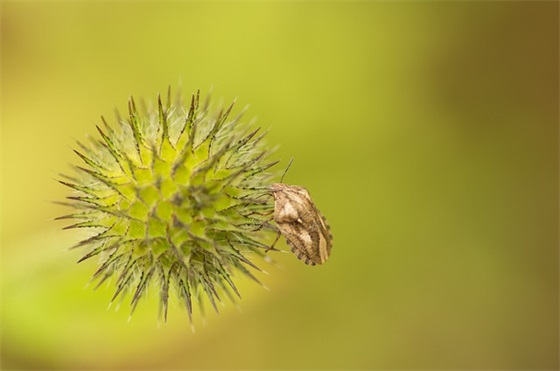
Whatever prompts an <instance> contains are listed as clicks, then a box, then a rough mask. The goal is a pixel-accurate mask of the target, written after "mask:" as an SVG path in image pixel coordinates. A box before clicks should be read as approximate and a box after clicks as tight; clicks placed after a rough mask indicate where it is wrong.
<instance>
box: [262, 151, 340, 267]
mask: <svg viewBox="0 0 560 371" xmlns="http://www.w3.org/2000/svg"><path fill="white" fill-rule="evenodd" d="M290 165H291V161H290V164H289V165H288V168H289V167H290ZM287 170H288V169H286V171H287ZM284 174H285V173H284ZM283 177H284V176H282V178H283ZM269 191H270V192H271V193H272V195H273V196H274V221H275V222H276V225H277V226H278V236H277V237H276V240H275V241H274V243H273V244H272V246H271V247H270V248H273V247H274V245H275V244H276V242H277V241H278V239H279V238H280V235H282V236H284V238H285V239H286V242H287V243H288V245H289V246H290V248H291V250H292V252H293V253H294V254H295V255H296V256H297V257H298V259H300V260H302V261H303V262H304V263H305V264H309V265H316V264H323V263H324V262H325V261H326V260H327V259H328V257H329V255H330V253H331V248H332V234H331V232H330V227H329V225H328V224H327V220H326V219H325V217H324V216H323V215H322V214H321V213H320V212H319V210H317V207H316V206H315V204H314V203H313V200H312V199H311V196H310V195H309V192H308V191H307V189H305V188H304V187H300V186H293V185H288V184H284V183H275V184H273V185H271V186H270V188H269Z"/></svg>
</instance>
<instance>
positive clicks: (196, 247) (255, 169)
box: [61, 93, 276, 318]
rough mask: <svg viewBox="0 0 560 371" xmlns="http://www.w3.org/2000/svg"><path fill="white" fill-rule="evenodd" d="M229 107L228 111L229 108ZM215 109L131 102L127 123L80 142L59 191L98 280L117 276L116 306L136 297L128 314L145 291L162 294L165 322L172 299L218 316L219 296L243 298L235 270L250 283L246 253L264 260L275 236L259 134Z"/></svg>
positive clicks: (197, 98)
mask: <svg viewBox="0 0 560 371" xmlns="http://www.w3.org/2000/svg"><path fill="white" fill-rule="evenodd" d="M232 106H233V104H232ZM232 106H230V107H229V108H227V109H222V110H220V109H216V110H214V109H212V106H211V104H210V103H209V99H206V101H205V102H204V103H201V102H200V94H199V93H197V94H195V95H193V97H192V99H191V102H190V105H184V104H183V103H182V100H181V97H178V98H177V100H176V102H173V103H172V102H171V101H170V98H169V93H168V98H167V102H166V104H163V103H162V101H161V99H160V98H158V102H157V108H155V107H154V108H150V107H147V108H143V109H141V110H138V109H137V107H136V104H135V102H134V100H133V99H132V98H131V99H130V100H129V104H128V111H129V112H128V113H129V114H128V118H127V119H126V120H125V119H121V118H119V119H118V123H117V125H114V126H111V125H108V124H107V122H106V121H105V119H103V118H102V122H103V127H97V129H98V131H99V134H100V139H99V140H92V142H91V143H90V144H88V145H84V144H82V143H78V146H79V147H80V149H79V150H76V151H75V152H76V154H77V155H78V156H79V157H80V158H81V159H82V160H83V162H84V163H85V165H83V166H76V171H75V175H74V176H72V177H70V176H64V178H65V180H64V181H61V183H62V184H64V185H66V186H68V187H70V188H72V189H73V191H74V193H75V194H74V195H72V196H70V197H68V198H69V199H70V200H71V201H70V203H68V205H69V206H71V207H72V208H73V209H74V212H73V213H72V214H70V215H67V216H64V217H62V218H71V219H74V220H75V221H76V223H75V224H73V225H71V226H69V227H67V228H86V229H88V230H90V231H91V232H92V233H91V237H89V238H87V239H85V240H83V241H81V242H80V243H79V244H78V245H77V246H79V247H87V248H88V252H87V254H86V255H85V256H83V257H82V258H81V259H80V261H83V260H86V259H88V258H91V257H94V256H98V257H100V267H99V269H98V270H97V271H96V272H95V274H94V278H95V279H97V280H98V282H99V284H100V283H102V282H104V281H105V280H107V279H108V278H111V277H114V278H115V279H116V292H115V295H114V297H113V300H114V299H115V298H116V297H118V296H119V295H121V296H122V295H124V294H125V293H127V292H130V293H131V294H132V302H131V307H132V311H133V310H134V308H135V307H136V305H137V303H138V300H139V299H140V298H141V297H142V296H143V294H145V292H146V290H147V288H148V287H149V286H151V285H155V286H157V287H159V291H160V298H161V301H160V302H161V312H162V314H163V315H164V318H166V317H167V304H168V298H169V296H170V295H176V296H177V297H178V298H179V299H181V300H182V301H184V303H185V305H186V308H187V310H188V313H189V317H191V316H192V302H193V299H195V300H196V301H198V302H199V303H202V300H200V299H201V295H202V294H205V295H206V296H207V297H208V298H209V300H210V302H211V303H212V305H213V306H214V308H215V309H216V301H219V300H220V296H221V294H226V295H227V296H229V297H230V298H232V297H233V295H232V292H233V293H235V294H236V295H239V293H238V291H237V289H236V287H235V284H234V283H233V281H232V279H231V276H232V273H234V271H240V272H242V273H243V274H246V275H248V276H249V277H251V278H253V279H255V280H256V278H255V277H254V276H253V275H252V274H251V272H250V271H249V269H258V268H257V267H256V266H255V265H254V264H253V263H252V262H251V261H250V260H249V256H250V255H251V254H253V255H254V254H257V255H263V254H264V251H265V250H266V249H267V248H268V245H266V244H265V241H266V240H268V238H269V237H270V235H269V234H270V233H271V232H272V231H273V228H272V227H271V226H270V224H269V223H268V221H269V220H270V215H271V213H272V210H273V205H272V203H271V202H270V197H269V196H268V193H267V187H268V185H269V184H270V183H271V180H272V179H271V175H270V174H269V173H267V169H269V168H270V167H271V166H273V165H274V164H275V163H276V162H267V160H266V157H267V156H268V152H267V150H266V149H265V148H264V145H263V144H262V141H261V139H262V137H263V136H264V134H261V135H258V134H257V132H258V129H257V130H254V131H249V130H248V129H247V127H246V126H245V125H243V124H242V123H241V122H240V116H238V117H236V118H233V119H232V118H230V115H229V114H230V112H231V109H232Z"/></svg>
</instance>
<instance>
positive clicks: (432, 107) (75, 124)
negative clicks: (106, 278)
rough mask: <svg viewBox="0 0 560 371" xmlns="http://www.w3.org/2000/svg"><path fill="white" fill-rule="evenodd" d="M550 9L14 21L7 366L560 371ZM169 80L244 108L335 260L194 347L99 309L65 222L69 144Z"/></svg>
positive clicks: (349, 5)
mask: <svg viewBox="0 0 560 371" xmlns="http://www.w3.org/2000/svg"><path fill="white" fill-rule="evenodd" d="M558 7H559V5H558V3H557V2H552V1H551V2H472V3H469V2H441V1H431V2H371V3H368V2H335V3H321V2H308V3H295V2H276V3H260V2H246V3H228V2H209V3H196V2H194V3H193V2H189V3H177V2H170V3H155V2H154V3H151V2H120V3H106V2H102V3H69V2H61V3H48V4H41V3H31V2H27V3H16V2H4V3H2V4H1V12H2V16H1V33H2V39H1V40H2V45H1V47H2V290H1V291H2V332H1V336H2V355H1V356H2V367H3V368H4V369H191V368H193V369H207V368H213V369H218V368H219V369H223V368H225V369H238V368H262V369H271V368H275V369H295V368H309V369H310V368H313V369H357V368H360V369H374V368H384V369H386V368H399V369H420V368H421V369H441V368H445V369H459V368H463V369H464V368H467V369H481V368H486V369H513V368H518V369H557V368H558V349H559V343H558V318H559V317H558V112H559V111H558V98H559V97H558V43H559V40H558V14H559V9H558ZM168 85H171V86H172V88H173V89H177V87H178V86H181V88H182V90H183V91H184V92H185V93H187V94H190V93H191V92H193V91H194V90H196V89H198V88H201V89H202V91H203V93H204V92H207V91H208V90H209V89H210V88H211V87H213V95H214V97H216V98H223V100H224V102H228V101H231V100H232V99H234V98H235V97H237V98H238V101H237V102H238V106H237V107H238V109H240V108H242V107H243V106H245V105H247V104H249V103H250V105H251V106H250V109H249V111H248V113H247V115H246V118H247V120H249V119H251V118H252V117H257V119H258V121H257V123H258V125H260V126H263V127H264V128H270V132H269V134H268V136H267V140H268V143H269V144H270V145H271V146H275V145H280V148H279V150H278V151H277V152H276V155H275V157H276V158H278V159H282V160H283V161H284V162H283V163H284V164H285V163H286V161H287V160H288V159H289V158H290V157H294V159H295V161H294V164H293V166H292V168H291V170H290V172H289V174H288V175H287V178H286V179H285V180H286V181H287V182H288V183H291V184H300V185H304V186H306V187H307V188H308V189H309V190H310V192H311V194H312V195H313V196H314V199H315V201H316V203H317V204H318V205H319V207H320V209H321V210H322V211H323V213H324V214H325V215H326V216H327V218H328V220H329V222H330V224H331V226H332V230H333V234H334V241H335V243H334V248H333V253H332V256H331V259H330V260H329V261H328V262H327V264H325V265H324V266H320V267H308V266H305V265H304V264H302V263H301V262H299V261H298V260H297V259H296V258H295V257H294V256H293V255H291V254H280V253H277V254H275V255H274V257H275V259H277V261H278V265H277V266H275V265H266V263H264V262H261V264H260V265H261V266H263V265H264V267H265V269H266V270H267V271H268V273H269V275H264V274H263V275H259V278H260V279H261V280H262V281H263V282H264V283H265V284H266V285H267V286H268V287H269V288H270V291H266V290H263V289H262V288H261V287H260V286H258V285H256V284H254V283H252V282H248V281H246V280H244V279H243V278H242V277H238V280H237V282H238V283H239V284H240V286H241V292H242V295H243V300H242V301H241V302H240V303H239V306H240V307H241V309H242V312H240V311H239V310H237V308H236V307H235V306H234V305H232V304H230V303H226V304H225V305H224V307H223V308H222V309H221V312H220V315H215V314H214V313H211V312H209V313H208V315H207V319H206V325H203V323H202V320H201V319H200V318H199V317H197V319H196V321H195V326H196V329H197V331H196V334H193V333H191V330H190V325H189V323H188V318H187V315H186V312H185V311H184V310H183V308H182V307H180V305H179V304H177V303H172V308H171V312H170V319H169V321H168V322H167V323H166V324H165V323H162V322H161V321H160V320H158V313H157V303H156V302H157V300H156V299H155V298H153V297H152V298H149V299H147V300H144V301H143V302H141V305H140V306H139V308H138V309H137V312H136V313H135V315H134V316H133V317H132V319H131V320H130V321H128V315H129V309H128V303H127V302H124V303H123V305H122V306H121V308H120V309H118V308H117V309H118V310H115V307H111V309H110V310H107V309H106V308H107V303H108V301H109V298H110V297H111V295H112V293H113V288H112V287H110V286H109V287H102V288H100V289H99V290H97V291H93V288H92V287H88V286H87V283H88V281H89V277H90V275H91V274H92V273H93V271H94V270H95V264H96V262H95V261H92V262H87V263H82V264H80V265H77V264H75V262H76V260H77V259H78V258H79V257H80V256H81V255H82V254H83V251H75V250H73V251H68V250H67V249H68V247H70V246H71V245H72V244H73V243H75V242H76V241H78V240H79V239H80V238H81V237H83V235H80V234H79V233H75V232H70V231H61V228H62V227H63V226H64V225H65V224H64V223H61V222H54V221H52V219H53V218H54V217H56V216H58V215H61V214H64V213H66V212H67V210H65V209H64V208H62V207H60V206H57V205H54V204H52V203H50V201H52V200H62V199H63V198H64V197H65V196H66V195H68V191H67V190H66V189H65V188H64V187H62V186H61V185H59V184H57V183H56V182H55V181H54V180H53V179H55V178H56V177H57V174H58V173H59V172H65V171H67V170H68V169H69V166H68V164H69V163H71V162H73V163H75V162H77V160H78V159H77V158H76V156H74V155H73V153H72V151H71V148H72V146H73V145H74V142H75V140H76V139H84V138H85V137H86V136H87V135H96V134H95V128H94V124H96V123H99V121H100V120H99V115H101V114H104V115H106V116H109V117H111V116H112V112H113V108H114V107H119V108H120V109H123V108H124V107H125V104H126V100H127V98H128V96H129V95H131V94H132V95H135V96H137V97H138V96H144V97H146V98H147V99H155V97H156V94H157V93H158V92H164V91H165V90H166V89H167V86H168ZM279 246H281V247H283V248H286V245H285V244H284V243H282V245H279Z"/></svg>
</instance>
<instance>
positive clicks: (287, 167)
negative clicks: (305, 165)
mask: <svg viewBox="0 0 560 371" xmlns="http://www.w3.org/2000/svg"><path fill="white" fill-rule="evenodd" d="M292 162H294V158H293V157H292V158H291V159H290V162H288V166H286V170H284V173H283V174H282V177H281V178H280V183H282V181H283V180H284V176H285V175H286V173H287V172H288V170H290V166H292Z"/></svg>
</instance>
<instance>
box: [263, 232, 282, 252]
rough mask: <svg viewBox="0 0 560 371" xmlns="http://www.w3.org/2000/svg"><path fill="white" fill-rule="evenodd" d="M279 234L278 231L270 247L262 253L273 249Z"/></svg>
mask: <svg viewBox="0 0 560 371" xmlns="http://www.w3.org/2000/svg"><path fill="white" fill-rule="evenodd" d="M280 236H281V233H280V231H278V234H277V235H276V239H275V240H274V242H273V243H272V245H270V247H269V248H268V249H266V250H264V252H265V253H266V252H269V251H270V250H272V249H274V245H276V242H278V240H279V239H280Z"/></svg>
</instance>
